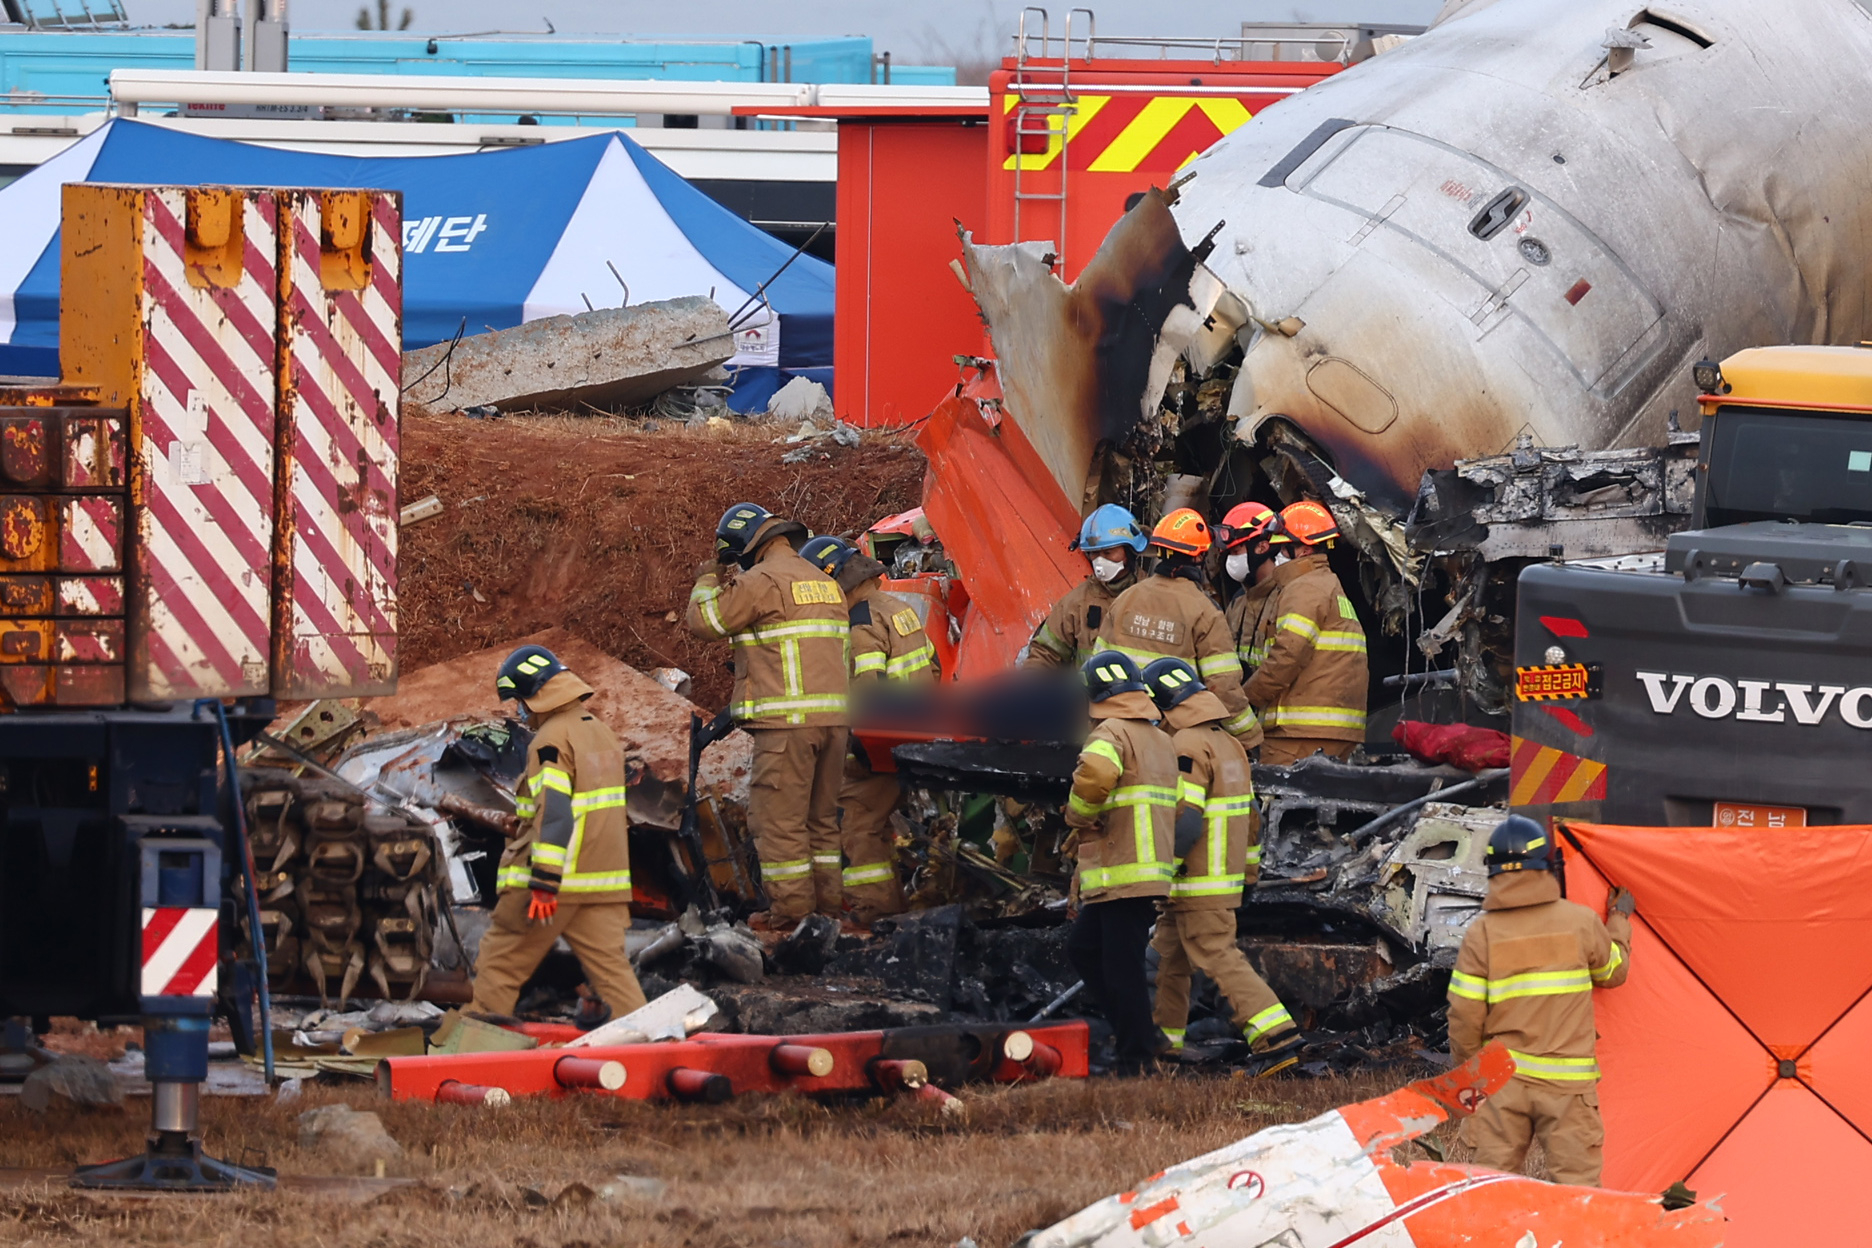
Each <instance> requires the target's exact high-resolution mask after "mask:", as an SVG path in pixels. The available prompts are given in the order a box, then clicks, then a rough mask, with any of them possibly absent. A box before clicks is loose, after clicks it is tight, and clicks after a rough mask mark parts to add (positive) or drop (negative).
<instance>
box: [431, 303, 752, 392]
mask: <svg viewBox="0 0 1872 1248" xmlns="http://www.w3.org/2000/svg"><path fill="white" fill-rule="evenodd" d="M734 351H735V345H734V335H733V333H732V332H730V330H729V328H728V316H727V314H726V313H725V312H723V311H722V309H721V308H720V307H719V306H717V305H716V303H715V302H714V301H713V300H712V299H708V298H704V297H702V296H700V295H690V296H685V297H683V298H680V299H667V300H662V301H659V302H652V303H638V304H632V305H631V306H630V307H626V308H599V309H598V310H596V311H593V312H581V313H579V314H578V315H576V316H549V317H546V318H544V319H541V320H536V321H528V322H527V323H525V324H524V325H517V326H515V327H513V328H512V329H499V330H495V331H493V332H492V333H487V334H476V335H474V336H473V337H470V338H463V339H461V340H460V341H458V342H445V343H438V344H437V345H435V346H433V347H424V348H422V349H421V350H417V351H410V352H407V353H406V354H405V355H404V356H403V376H404V378H405V379H406V381H405V384H406V385H407V386H409V393H408V398H409V399H410V400H411V401H413V402H415V403H418V404H420V405H422V406H424V407H427V408H430V409H432V410H435V411H457V410H464V409H468V408H486V407H495V408H499V409H501V410H503V411H510V412H511V411H523V410H526V409H529V408H538V407H547V406H559V407H565V406H575V405H577V404H580V403H612V404H639V403H644V402H647V401H649V400H650V399H653V398H655V397H656V396H657V395H659V394H662V393H663V392H664V391H665V390H669V389H671V388H672V387H675V386H683V385H691V384H693V383H696V382H699V381H702V380H703V379H704V378H706V377H707V376H708V375H709V374H710V372H711V371H713V370H714V369H715V368H716V366H718V365H720V364H723V363H726V362H727V360H728V359H729V357H731V356H732V355H734ZM476 414H480V413H479V412H477V413H476Z"/></svg>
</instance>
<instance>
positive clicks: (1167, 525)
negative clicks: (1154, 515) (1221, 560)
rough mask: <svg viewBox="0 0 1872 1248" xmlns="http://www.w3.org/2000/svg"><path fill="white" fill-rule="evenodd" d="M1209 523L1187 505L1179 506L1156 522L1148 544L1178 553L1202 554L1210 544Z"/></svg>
mask: <svg viewBox="0 0 1872 1248" xmlns="http://www.w3.org/2000/svg"><path fill="white" fill-rule="evenodd" d="M1210 541H1211V539H1210V537H1209V525H1208V523H1207V522H1206V521H1205V520H1204V519H1203V518H1202V517H1201V516H1200V515H1198V514H1197V513H1196V512H1194V511H1192V510H1191V509H1190V508H1188V507H1179V508H1177V509H1176V510H1175V511H1173V512H1171V513H1170V514H1169V515H1167V516H1165V517H1164V518H1163V519H1161V520H1159V521H1158V522H1157V527H1156V528H1154V529H1152V530H1151V535H1150V544H1151V545H1153V546H1161V547H1163V548H1164V549H1165V550H1169V551H1174V552H1176V553H1177V554H1179V555H1202V554H1205V553H1207V552H1208V550H1209V545H1210Z"/></svg>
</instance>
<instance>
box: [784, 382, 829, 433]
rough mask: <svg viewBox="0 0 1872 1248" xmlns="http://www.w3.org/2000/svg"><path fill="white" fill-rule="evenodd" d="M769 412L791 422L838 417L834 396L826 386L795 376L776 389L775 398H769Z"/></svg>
mask: <svg viewBox="0 0 1872 1248" xmlns="http://www.w3.org/2000/svg"><path fill="white" fill-rule="evenodd" d="M767 414H768V415H769V416H772V417H773V418H775V419H776V420H784V421H786V422H788V423H789V424H791V423H792V422H793V421H796V420H803V421H807V422H811V421H814V420H825V421H831V420H835V419H837V416H836V413H835V412H834V409H833V407H832V396H831V395H829V394H827V393H826V388H825V387H824V386H822V385H820V384H819V383H818V382H816V381H813V380H811V379H810V378H806V377H795V378H793V380H791V381H789V382H787V383H786V385H784V386H781V387H780V388H779V389H778V390H776V391H774V396H773V398H771V399H769V400H767Z"/></svg>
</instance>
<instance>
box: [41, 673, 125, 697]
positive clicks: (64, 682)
mask: <svg viewBox="0 0 1872 1248" xmlns="http://www.w3.org/2000/svg"><path fill="white" fill-rule="evenodd" d="M51 671H52V673H53V677H52V689H51V693H50V700H51V701H52V702H53V703H54V704H56V705H58V706H117V705H119V704H120V703H122V702H123V700H124V669H123V666H122V665H121V664H115V665H104V664H99V665H96V666H90V667H78V666H73V667H58V668H53V669H51Z"/></svg>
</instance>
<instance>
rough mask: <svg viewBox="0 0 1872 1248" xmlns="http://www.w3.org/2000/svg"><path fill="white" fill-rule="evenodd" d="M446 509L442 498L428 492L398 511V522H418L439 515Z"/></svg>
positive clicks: (403, 523) (401, 523)
mask: <svg viewBox="0 0 1872 1248" xmlns="http://www.w3.org/2000/svg"><path fill="white" fill-rule="evenodd" d="M445 510H447V509H446V508H445V507H443V506H442V500H441V499H439V498H437V497H436V496H435V495H434V494H428V495H425V496H424V497H422V498H419V499H417V500H416V501H415V502H413V503H411V504H410V505H409V506H407V507H405V508H403V509H402V510H401V511H399V512H397V523H398V524H400V525H411V524H416V523H418V522H419V521H423V520H428V519H432V518H433V517H435V516H439V515H441V514H442V513H443V512H444V511H445Z"/></svg>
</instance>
